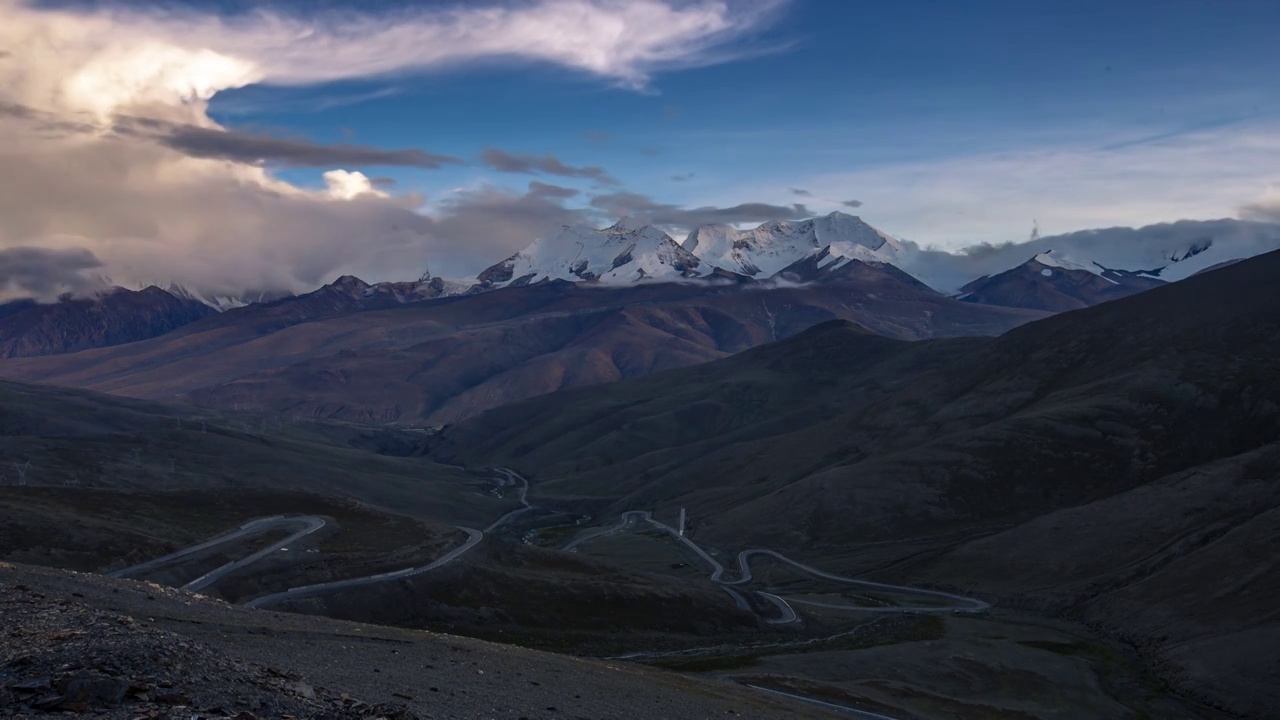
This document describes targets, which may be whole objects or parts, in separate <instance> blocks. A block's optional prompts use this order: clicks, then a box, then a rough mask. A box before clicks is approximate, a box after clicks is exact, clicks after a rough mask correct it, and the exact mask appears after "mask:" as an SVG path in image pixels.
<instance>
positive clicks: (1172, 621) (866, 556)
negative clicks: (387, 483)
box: [435, 253, 1280, 714]
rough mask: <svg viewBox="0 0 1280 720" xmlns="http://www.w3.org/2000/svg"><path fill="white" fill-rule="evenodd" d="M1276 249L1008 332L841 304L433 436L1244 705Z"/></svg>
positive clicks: (552, 489) (1265, 538)
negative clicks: (1028, 623)
mask: <svg viewBox="0 0 1280 720" xmlns="http://www.w3.org/2000/svg"><path fill="white" fill-rule="evenodd" d="M1278 273H1280V253H1271V254H1269V255H1265V256H1261V257H1259V258H1255V259H1252V260H1249V261H1246V262H1242V263H1239V264H1237V265H1234V266H1231V267H1228V268H1224V269H1221V270H1218V271H1216V272H1213V273H1206V274H1205V275H1202V276H1199V277H1195V278H1191V279H1188V280H1186V281H1183V282H1179V283H1177V284H1176V285H1170V286H1166V287H1161V288H1157V289H1155V290H1152V291H1150V292H1147V293H1143V294H1141V295H1138V296H1135V297H1131V298H1127V299H1122V300H1117V301H1114V302H1110V303H1106V304H1104V305H1099V306H1097V307H1094V308H1090V309H1087V310H1081V311H1076V312H1071V313H1067V314H1064V315H1060V316H1056V317H1053V318H1050V319H1047V320H1043V321H1040V322H1036V323H1033V324H1030V325H1027V326H1024V327H1021V328H1018V329H1015V330H1013V331H1010V332H1009V333H1007V334H1005V335H1004V336H1002V337H999V338H995V339H986V338H963V339H951V340H931V341H924V342H914V343H911V342H901V341H896V340H891V339H888V338H883V337H878V336H876V335H874V334H871V333H868V332H867V331H866V330H864V329H861V328H858V327H855V326H851V325H848V324H840V323H830V324H827V325H824V326H822V327H818V328H815V329H813V330H811V331H809V332H806V333H803V334H801V335H800V336H798V337H795V338H792V339H790V340H787V341H784V342H780V343H776V344H772V345H767V346H764V347H760V348H756V349H754V350H751V351H748V352H745V353H742V354H740V355H738V356H735V357H732V358H728V359H726V360H722V361H717V362H714V363H708V364H705V365H701V366H698V367H695V368H686V369H682V370H676V371H672V372H668V373H660V374H657V375H653V376H650V377H647V378H642V379H640V380H635V381H630V382H625V383H618V384H615V385H611V386H608V387H606V388H598V389H590V390H574V391H568V392H562V393H556V394H553V395H549V396H547V397H544V398H538V399H535V400H532V401H528V402H525V403H519V404H516V405H512V406H508V407H504V408H499V409H497V410H493V411H490V412H487V413H484V414H483V415H481V416H479V417H477V418H474V419H472V420H470V421H467V422H463V423H460V424H458V425H456V426H453V427H449V428H446V429H445V430H444V432H443V433H442V434H441V436H440V438H439V439H438V440H437V444H436V446H435V452H436V454H437V456H438V457H440V458H442V459H444V458H449V459H453V460H460V461H462V462H465V463H469V464H480V463H496V464H503V465H509V466H511V467H515V468H517V469H519V470H521V471H522V472H526V473H528V474H530V475H532V476H533V479H534V481H535V487H534V496H535V497H537V498H544V499H546V500H547V501H552V500H556V499H558V500H559V501H560V502H563V503H565V504H568V505H573V504H576V505H577V506H578V507H580V508H582V509H583V510H588V511H594V512H596V513H597V515H598V517H600V518H601V519H602V520H603V519H604V518H609V517H615V516H616V514H617V513H619V512H621V511H623V510H632V509H654V510H656V511H657V512H658V513H664V514H665V515H666V516H667V517H671V516H673V515H674V514H675V513H676V512H677V511H678V509H679V508H680V507H687V508H689V513H690V517H691V520H692V522H693V524H694V527H695V528H696V533H697V537H699V539H700V540H699V541H700V542H705V543H708V544H710V545H712V546H715V547H718V548H720V549H721V550H722V551H726V552H728V551H735V550H739V549H743V548H749V547H770V548H775V549H780V550H790V551H793V552H794V553H795V554H796V556H797V557H800V558H805V559H808V560H811V561H814V562H818V563H820V564H821V565H822V566H823V567H826V568H829V569H832V570H835V571H840V570H843V571H846V572H851V573H858V572H862V573H866V572H873V571H874V573H875V575H874V576H878V577H881V578H884V579H888V580H891V581H897V582H920V581H925V582H928V581H933V582H940V583H944V584H946V585H948V586H951V587H964V588H967V589H968V591H969V592H971V593H975V592H976V593H979V594H983V593H985V594H987V596H988V597H990V598H992V599H997V600H1001V601H1003V602H1008V603H1015V604H1021V605H1029V606H1031V607H1033V608H1036V609H1040V610H1046V611H1049V612H1053V613H1061V614H1067V615H1069V616H1072V617H1078V618H1081V619H1084V620H1086V621H1088V622H1090V623H1094V624H1096V625H1098V626H1100V627H1102V628H1104V629H1106V630H1108V631H1110V632H1112V633H1113V634H1115V635H1118V636H1120V637H1123V638H1126V639H1128V640H1130V641H1131V642H1134V643H1135V644H1137V645H1138V646H1139V647H1143V648H1145V649H1146V651H1147V652H1148V653H1149V654H1150V655H1151V656H1152V659H1153V660H1154V662H1155V663H1156V665H1158V666H1161V667H1163V668H1164V671H1165V677H1166V679H1167V680H1168V681H1169V682H1171V683H1174V684H1175V685H1176V686H1177V687H1179V688H1180V689H1182V690H1183V691H1184V692H1188V693H1191V694H1194V695H1196V696H1197V697H1200V698H1202V699H1204V700H1207V701H1209V702H1211V703H1215V704H1218V705H1219V706H1221V707H1225V708H1228V709H1231V710H1232V711H1234V712H1239V713H1243V714H1248V713H1251V712H1256V711H1257V710H1258V709H1259V708H1264V707H1275V706H1276V703H1277V702H1280V696H1278V695H1276V692H1275V688H1274V684H1273V683H1271V682H1269V680H1268V678H1270V677H1272V676H1273V673H1274V669H1275V668H1276V667H1277V664H1278V663H1280V652H1277V651H1276V649H1275V648H1277V647H1280V645H1278V644H1276V643H1274V642H1273V640H1274V638H1276V637H1277V633H1280V603H1278V602H1277V601H1276V599H1275V598H1276V597H1277V594H1276V590H1277V589H1278V588H1277V587H1276V586H1275V581H1274V578H1275V574H1274V569H1275V558H1274V557H1273V555H1274V553H1272V552H1270V551H1269V550H1268V549H1267V548H1268V544H1269V543H1273V541H1274V537H1275V533H1276V529H1277V527H1280V525H1277V514H1276V513H1277V512H1278V511H1280V510H1278V508H1280V479H1278V478H1280V474H1277V472H1276V470H1277V465H1276V458H1277V456H1276V454H1275V453H1276V450H1275V442H1276V438H1277V437H1280V383H1277V381H1276V378H1277V377H1280V293H1276V292H1275V287H1274V278H1275V277H1276V276H1277V274H1278ZM974 536H986V539H983V540H976V541H974V540H970V541H966V540H965V538H972V537H974Z"/></svg>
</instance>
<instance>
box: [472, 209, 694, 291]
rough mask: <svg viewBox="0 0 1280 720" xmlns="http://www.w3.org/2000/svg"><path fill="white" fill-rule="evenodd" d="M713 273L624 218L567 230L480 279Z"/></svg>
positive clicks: (609, 279) (605, 280)
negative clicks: (605, 224)
mask: <svg viewBox="0 0 1280 720" xmlns="http://www.w3.org/2000/svg"><path fill="white" fill-rule="evenodd" d="M710 271H711V268H708V267H706V265H705V264H704V263H702V262H701V261H700V260H699V259H698V258H697V257H696V256H694V255H693V253H690V252H688V251H687V250H685V249H684V248H682V247H680V245H678V244H677V243H676V241H675V240H672V239H671V236H669V235H667V234H666V233H665V232H663V231H662V230H659V229H658V228H656V227H653V226H652V225H640V224H639V223H637V222H635V221H634V220H629V219H627V218H624V219H623V220H621V221H619V222H618V223H616V224H615V225H613V226H611V227H608V228H605V229H603V230H596V229H594V228H591V227H587V226H582V225H575V226H566V227H565V228H564V229H562V230H561V231H560V232H558V233H556V234H554V235H548V236H546V237H542V238H539V239H537V240H535V241H533V242H532V243H530V244H529V246H528V247H526V248H525V249H523V250H521V251H520V252H518V253H516V254H515V255H512V256H511V257H509V258H507V259H506V260H504V261H502V262H500V263H498V264H497V265H494V266H492V267H490V268H489V269H487V270H485V271H484V272H482V273H480V276H479V281H480V283H481V285H483V286H485V287H504V286H506V285H510V284H518V285H525V284H529V283H537V282H543V281H546V280H568V281H572V282H576V281H583V280H586V281H593V282H597V283H601V284H609V285H619V284H626V283H632V282H636V281H639V280H678V279H682V278H691V277H702V276H704V275H707V274H709V273H710Z"/></svg>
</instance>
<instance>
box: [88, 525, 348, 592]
mask: <svg viewBox="0 0 1280 720" xmlns="http://www.w3.org/2000/svg"><path fill="white" fill-rule="evenodd" d="M296 525H302V528H301V529H300V530H298V531H297V532H295V533H293V534H292V535H290V536H288V537H286V538H284V539H283V540H279V541H276V542H274V543H272V544H270V545H268V546H267V547H265V548H263V549H261V550H259V551H257V552H255V553H252V554H250V555H246V556H245V557H243V558H240V559H239V560H233V561H232V562H229V563H227V564H225V565H221V566H219V567H217V568H214V569H213V570H210V571H209V572H207V573H205V574H204V575H201V576H200V577H198V578H196V579H195V580H192V581H191V582H189V583H187V584H186V585H183V586H182V589H183V590H190V591H192V592H198V591H200V590H202V589H204V588H207V587H209V586H210V585H212V584H214V583H216V582H218V581H219V580H221V579H222V578H224V577H226V576H227V575H229V574H231V573H233V572H235V571H236V570H239V569H240V568H243V567H246V566H248V565H252V564H253V563H255V562H258V561H259V560H261V559H263V558H265V557H267V556H268V555H270V554H272V553H274V552H278V551H280V550H281V549H283V548H286V547H289V545H291V544H292V543H294V542H297V541H298V540H301V539H302V538H304V537H306V536H308V535H310V534H312V533H314V532H316V531H317V530H320V529H321V528H323V527H324V526H325V522H324V519H323V518H319V517H315V516H313V515H305V516H301V517H285V516H283V515H273V516H271V517H265V518H259V519H257V520H251V521H249V522H247V523H245V524H243V525H241V526H240V527H238V528H236V529H235V530H232V531H231V532H227V533H223V534H221V535H218V536H217V537H213V538H210V539H208V540H206V541H204V542H202V543H199V544H197V545H192V546H191V547H187V548H183V549H181V550H178V551H177V552H173V553H169V554H168V555H165V556H163V557H158V558H156V559H154V560H148V561H147V562H144V563H139V564H137V565H133V566H130V567H127V568H124V569H121V570H116V571H114V572H110V573H107V574H108V575H109V576H110V577H129V576H130V575H137V574H138V573H141V572H146V571H149V570H154V569H157V568H161V567H164V566H165V565H169V564H172V563H174V562H177V561H179V560H183V559H186V558H188V557H190V556H192V555H195V554H198V553H200V552H203V551H205V550H210V549H213V548H215V547H218V546H219V545H225V544H227V543H231V542H235V541H237V540H243V539H245V538H249V537H253V536H256V535H261V534H262V533H265V532H268V531H270V530H273V529H275V528H279V527H292V526H296Z"/></svg>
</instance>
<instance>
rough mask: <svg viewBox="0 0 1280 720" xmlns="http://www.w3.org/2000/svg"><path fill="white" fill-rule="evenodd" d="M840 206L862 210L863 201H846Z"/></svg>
mask: <svg viewBox="0 0 1280 720" xmlns="http://www.w3.org/2000/svg"><path fill="white" fill-rule="evenodd" d="M840 204H841V205H844V206H845V207H851V208H860V207H862V201H861V200H845V201H844V202H842V203H840Z"/></svg>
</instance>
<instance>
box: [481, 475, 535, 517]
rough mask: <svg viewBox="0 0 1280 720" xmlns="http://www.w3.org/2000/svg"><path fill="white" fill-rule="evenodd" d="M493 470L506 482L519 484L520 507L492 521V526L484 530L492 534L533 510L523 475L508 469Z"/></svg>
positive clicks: (526, 482)
mask: <svg viewBox="0 0 1280 720" xmlns="http://www.w3.org/2000/svg"><path fill="white" fill-rule="evenodd" d="M495 470H497V472H499V473H501V474H502V475H504V476H506V478H507V480H509V481H511V482H516V481H519V482H520V498H519V499H520V507H518V508H516V509H515V510H512V511H511V512H509V513H507V514H506V515H503V516H502V517H500V518H498V519H497V520H494V521H493V524H492V525H490V526H489V527H487V528H485V529H484V531H485V532H493V531H494V530H497V529H498V528H500V527H502V526H503V525H505V524H507V523H508V522H510V521H511V519H512V518H514V517H516V516H517V515H519V514H520V513H524V512H528V511H530V510H532V509H533V506H532V505H530V504H529V481H528V480H525V479H524V476H523V475H521V474H520V473H517V472H516V471H515V470H512V469H510V468H495Z"/></svg>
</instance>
